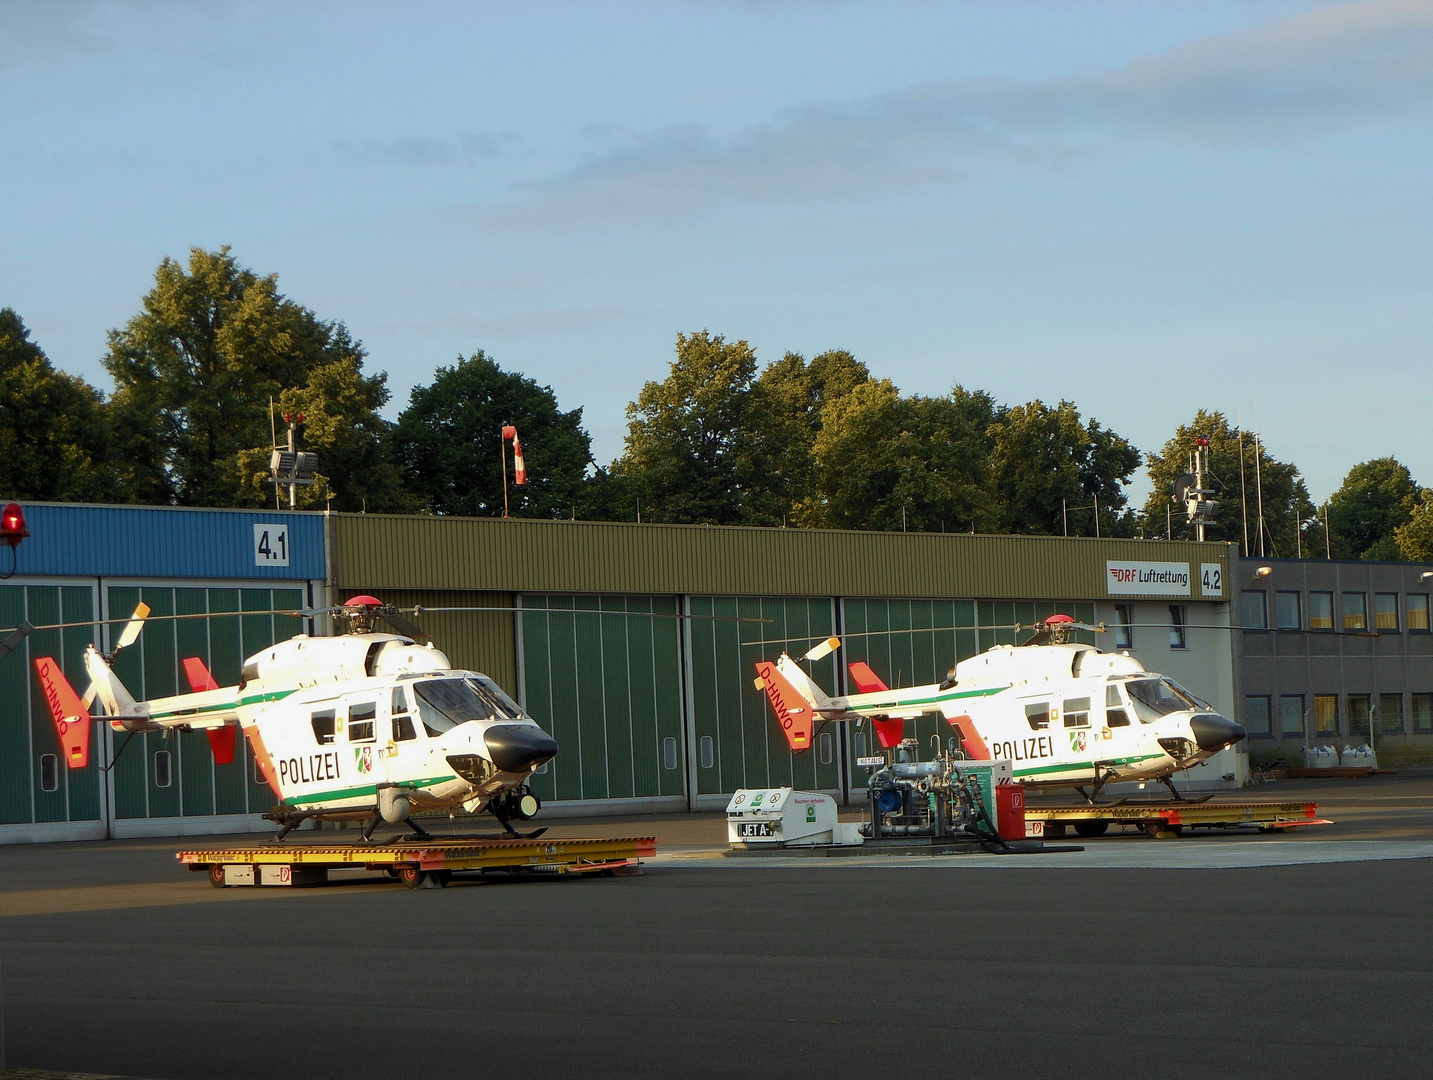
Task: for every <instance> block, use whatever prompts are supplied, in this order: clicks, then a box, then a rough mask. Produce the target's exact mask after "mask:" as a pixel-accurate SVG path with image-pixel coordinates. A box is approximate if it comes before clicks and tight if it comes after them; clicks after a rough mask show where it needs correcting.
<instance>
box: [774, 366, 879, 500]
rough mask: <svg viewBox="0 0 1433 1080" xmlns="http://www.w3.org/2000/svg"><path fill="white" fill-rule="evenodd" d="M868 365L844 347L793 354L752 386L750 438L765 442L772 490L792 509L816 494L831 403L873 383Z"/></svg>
mask: <svg viewBox="0 0 1433 1080" xmlns="http://www.w3.org/2000/svg"><path fill="white" fill-rule="evenodd" d="M870 378H871V373H870V371H869V370H868V369H867V368H866V365H865V364H863V363H861V362H860V361H859V360H857V359H856V358H855V357H854V356H852V355H851V354H850V353H849V352H846V351H845V350H843V349H833V350H830V351H827V352H823V353H820V354H819V355H817V356H814V357H812V358H811V362H810V363H809V364H808V363H807V362H806V359H805V358H804V357H803V356H802V355H801V354H800V353H793V352H789V353H787V354H786V355H785V356H783V357H782V358H781V359H780V360H777V361H775V362H774V363H771V364H768V365H767V366H766V368H765V369H764V370H763V371H762V373H761V375H760V376H759V377H758V378H757V380H756V382H755V383H754V384H753V386H752V397H753V404H752V417H751V420H750V421H749V423H750V426H751V429H752V430H751V432H750V434H751V435H752V436H753V437H757V438H760V439H761V441H762V444H763V447H764V450H765V456H766V459H767V461H768V463H769V467H770V469H771V479H770V484H769V486H770V488H771V490H772V491H773V492H774V493H779V494H780V496H781V499H782V502H783V503H785V504H786V505H787V507H790V506H792V505H794V504H795V503H797V502H800V501H801V500H802V499H804V498H806V497H807V496H808V495H810V494H811V492H812V485H813V483H814V480H815V469H816V459H815V446H816V438H817V436H818V435H819V434H820V432H821V428H822V426H823V425H824V423H825V420H826V410H827V409H828V408H829V407H830V406H831V404H832V403H833V402H835V401H837V400H839V399H840V398H842V397H844V396H845V395H847V394H849V393H850V392H851V391H852V390H854V389H855V388H856V387H857V386H860V385H861V384H863V383H866V382H869V381H870Z"/></svg>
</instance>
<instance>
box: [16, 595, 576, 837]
mask: <svg viewBox="0 0 1433 1080" xmlns="http://www.w3.org/2000/svg"><path fill="white" fill-rule="evenodd" d="M332 610H334V611H335V613H336V614H338V615H339V617H340V618H341V619H342V620H343V621H345V622H346V623H347V624H348V630H349V632H348V633H345V634H342V635H339V636H336V637H315V636H310V635H307V634H300V635H297V636H296V637H294V638H291V639H290V640H288V641H281V642H278V643H277V644H275V645H272V646H270V647H269V648H267V649H264V650H263V651H261V652H258V653H255V654H254V655H253V656H251V657H249V658H248V659H247V660H246V661H245V662H244V666H243V674H242V678H241V679H240V681H239V684H238V685H237V686H228V687H220V686H218V685H217V684H216V683H215V682H214V679H213V677H212V676H211V675H210V674H209V672H208V670H207V669H206V668H205V666H204V664H203V662H202V661H201V660H200V659H198V658H197V657H190V658H188V659H186V660H185V661H184V666H185V671H186V674H187V675H188V678H189V682H190V685H191V686H192V687H193V690H194V692H193V693H189V694H178V695H175V696H173V697H164V698H154V699H152V700H149V701H136V700H135V699H134V697H133V696H132V695H131V694H130V693H129V691H128V690H126V689H125V687H124V684H123V683H121V682H120V680H119V678H118V676H117V675H115V673H114V671H113V669H112V667H111V664H112V662H113V660H114V654H113V653H112V654H110V655H109V656H105V655H103V654H102V653H100V652H99V650H97V649H96V648H95V647H94V646H93V645H91V646H90V647H89V648H88V649H87V650H86V652H85V668H86V670H87V672H88V673H89V676H90V680H91V685H90V688H89V690H88V691H87V692H86V694H85V695H84V696H83V697H81V696H79V695H77V694H76V693H75V691H74V688H73V687H72V686H71V685H70V684H69V682H68V681H67V680H66V679H65V676H64V674H63V672H61V670H60V666H59V664H57V663H56V662H55V661H54V660H53V659H52V658H50V657H39V658H37V659H36V660H35V670H36V675H37V676H38V678H39V680H40V685H41V687H42V689H43V691H44V694H45V700H46V702H47V704H48V705H49V708H50V712H51V714H52V715H53V716H54V719H55V724H56V726H57V728H58V730H59V733H60V741H61V743H62V744H63V746H64V750H65V760H66V762H67V764H68V765H69V767H70V768H72V769H78V768H83V767H84V766H85V765H86V764H87V763H88V760H89V731H90V726H91V725H90V715H89V709H90V704H91V702H92V701H93V700H94V699H95V698H96V697H98V700H99V702H100V705H101V707H102V709H103V712H104V715H105V716H106V717H107V718H108V720H109V721H110V723H111V724H112V725H113V726H114V727H115V729H117V730H123V731H128V732H143V731H162V730H174V729H177V730H180V731H191V730H202V731H207V732H208V733H209V740H210V744H211V746H212V748H213V750H214V756H215V760H216V761H217V762H218V763H219V764H227V763H229V762H231V761H233V758H234V743H235V735H236V732H237V731H238V730H240V729H242V730H243V732H244V735H245V737H246V738H247V739H248V740H249V745H250V746H251V747H252V749H253V753H254V757H255V759H256V761H257V762H258V765H259V768H260V769H261V770H262V772H263V775H264V778H265V779H266V780H267V781H268V782H269V786H270V787H272V788H273V790H274V793H275V795H276V796H277V797H278V799H279V802H278V804H277V805H276V806H275V807H274V808H273V809H272V810H271V811H269V813H267V814H265V815H264V816H265V817H267V818H270V819H271V820H273V821H274V822H276V823H277V824H278V825H279V826H280V831H279V834H278V838H279V839H282V838H283V837H284V836H285V835H287V834H288V833H289V831H290V830H292V829H294V828H295V827H297V826H298V825H300V824H301V823H302V822H304V821H306V820H308V819H310V818H322V819H327V820H364V821H365V825H364V827H363V829H362V837H363V839H364V840H367V839H368V838H369V837H371V836H372V833H373V830H374V828H375V827H376V826H377V824H378V822H379V821H386V822H389V823H390V824H395V825H396V824H406V825H407V826H408V827H409V828H410V829H412V830H413V832H414V834H415V835H417V836H426V835H428V834H427V832H426V830H424V829H423V828H422V827H421V826H420V825H419V824H418V823H417V822H416V821H414V820H412V817H411V815H412V814H413V813H414V812H416V811H420V810H454V809H456V808H457V807H460V806H461V807H462V808H463V809H465V810H467V811H468V812H469V813H474V814H476V813H479V812H480V811H483V810H487V811H488V812H490V813H491V814H492V815H493V816H494V817H495V818H497V820H498V821H499V822H501V823H502V825H503V827H504V828H505V829H506V830H507V832H508V833H510V834H512V835H523V834H519V833H518V832H517V830H516V829H515V828H514V826H513V824H512V822H513V821H514V820H525V819H528V818H531V817H532V816H533V815H534V814H536V813H537V811H538V810H539V809H540V807H541V803H540V802H539V800H538V798H537V796H536V795H534V794H533V792H532V790H531V789H530V788H529V787H528V783H527V782H528V779H529V777H531V776H532V774H533V773H534V772H535V771H536V770H537V769H539V768H541V767H542V766H543V765H544V764H546V763H547V762H548V761H550V760H551V759H552V758H553V757H555V756H556V754H557V749H558V747H557V743H556V742H555V741H553V739H552V737H551V736H550V735H548V734H547V732H545V731H543V730H542V728H541V727H539V726H538V724H537V722H536V721H534V720H533V719H532V718H531V717H530V716H528V715H526V714H525V713H524V712H523V711H522V708H521V707H520V706H519V705H518V704H517V703H516V702H515V701H513V699H512V698H510V697H509V696H508V695H507V694H506V693H504V692H503V690H502V689H501V688H500V687H499V686H498V685H497V684H496V683H494V682H493V681H492V680H491V679H489V678H488V677H487V676H486V675H483V674H481V673H479V672H476V671H465V670H461V669H457V668H454V667H453V666H452V665H451V664H450V663H449V662H448V658H447V657H446V656H445V655H443V653H442V652H440V651H439V650H438V649H436V648H434V647H433V646H432V644H431V642H430V641H429V639H428V637H427V636H426V635H425V634H423V632H422V631H421V630H419V629H418V628H417V627H415V626H413V625H412V624H411V623H408V622H406V621H405V620H403V619H401V618H400V617H399V616H398V614H397V612H396V611H395V610H394V609H393V608H391V607H388V606H386V605H384V604H383V603H382V601H380V600H378V599H376V598H375V597H372V596H355V597H354V598H353V599H351V600H349V601H348V602H347V603H346V604H344V605H343V606H342V607H341V608H338V609H332ZM148 614H149V609H148V607H146V606H145V605H143V604H141V605H140V606H139V608H138V609H136V611H135V614H134V617H133V618H132V619H131V620H130V622H129V624H128V625H127V626H126V627H125V630H124V632H123V633H122V634H121V636H120V638H119V641H118V644H117V647H116V649H115V652H116V653H117V652H118V651H119V649H122V648H124V647H126V646H128V645H130V644H133V642H134V641H135V640H136V639H137V638H138V637H139V633H140V630H141V628H142V627H143V624H144V619H145V618H146V617H147V615H148ZM299 614H318V612H301V613H299ZM378 619H383V620H385V621H387V622H388V623H389V624H390V625H391V626H393V627H394V628H395V629H397V630H399V631H400V632H399V633H397V634H386V633H378V632H376V631H375V622H376V620H378ZM23 629H24V628H22V630H23ZM12 647H13V646H12ZM543 831H545V830H541V829H539V830H537V831H536V832H533V833H528V834H525V835H526V836H527V837H528V838H531V837H534V836H538V835H540V834H541V833H542V832H543Z"/></svg>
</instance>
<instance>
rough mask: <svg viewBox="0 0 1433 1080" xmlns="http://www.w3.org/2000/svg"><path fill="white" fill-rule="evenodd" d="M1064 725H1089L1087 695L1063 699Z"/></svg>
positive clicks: (1088, 701)
mask: <svg viewBox="0 0 1433 1080" xmlns="http://www.w3.org/2000/svg"><path fill="white" fill-rule="evenodd" d="M1065 726H1066V727H1089V726H1090V699H1089V698H1087V697H1077V698H1068V699H1066V701H1065Z"/></svg>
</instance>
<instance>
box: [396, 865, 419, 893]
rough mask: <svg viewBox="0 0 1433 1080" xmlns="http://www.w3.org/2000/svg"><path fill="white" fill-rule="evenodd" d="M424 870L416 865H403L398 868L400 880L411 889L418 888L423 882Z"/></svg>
mask: <svg viewBox="0 0 1433 1080" xmlns="http://www.w3.org/2000/svg"><path fill="white" fill-rule="evenodd" d="M423 877H424V874H423V871H422V870H420V869H418V867H416V866H401V867H399V868H398V880H399V881H401V882H403V884H404V885H406V886H407V887H408V888H410V889H416V888H418V887H420V886H421V885H422V884H423Z"/></svg>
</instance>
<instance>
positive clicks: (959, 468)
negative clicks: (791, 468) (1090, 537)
mask: <svg viewBox="0 0 1433 1080" xmlns="http://www.w3.org/2000/svg"><path fill="white" fill-rule="evenodd" d="M994 416H995V405H994V402H993V401H992V399H991V398H990V397H989V395H987V394H982V393H968V392H966V391H965V390H963V389H961V388H960V387H956V389H955V391H954V392H953V393H952V394H951V396H949V397H941V398H927V397H918V396H913V397H904V398H903V397H901V395H900V392H899V391H898V390H897V389H896V387H895V386H894V385H893V384H892V383H891V382H890V381H889V380H887V379H879V380H876V379H870V380H867V381H865V382H862V383H860V384H858V385H856V386H855V387H854V389H852V390H851V391H850V392H849V393H846V394H844V395H842V396H841V397H838V398H836V399H835V400H833V401H832V402H830V403H829V404H828V405H827V406H826V407H825V409H824V411H823V419H824V422H823V424H822V425H821V429H820V431H819V433H818V434H817V436H816V439H815V443H814V446H813V451H812V454H813V459H814V462H815V466H814V470H813V478H814V484H813V487H814V491H813V492H812V493H811V494H810V495H809V496H808V497H807V498H806V499H804V500H803V501H802V502H801V504H800V506H799V507H798V509H797V512H796V521H797V523H798V524H800V525H804V526H808V527H815V528H822V527H824V528H841V529H880V530H888V531H889V530H895V529H901V528H905V529H907V530H920V531H927V532H940V531H950V532H957V531H960V532H963V531H965V530H966V529H968V528H972V527H973V528H975V529H977V530H979V531H989V530H990V529H991V528H992V527H993V526H994V525H995V523H996V522H997V521H998V514H997V513H996V512H995V508H994V507H993V505H992V502H991V499H990V498H989V491H988V484H987V476H986V466H985V462H986V459H987V457H988V456H989V452H990V449H991V444H990V438H989V435H988V430H989V428H990V425H991V422H992V420H993V418H994Z"/></svg>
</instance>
